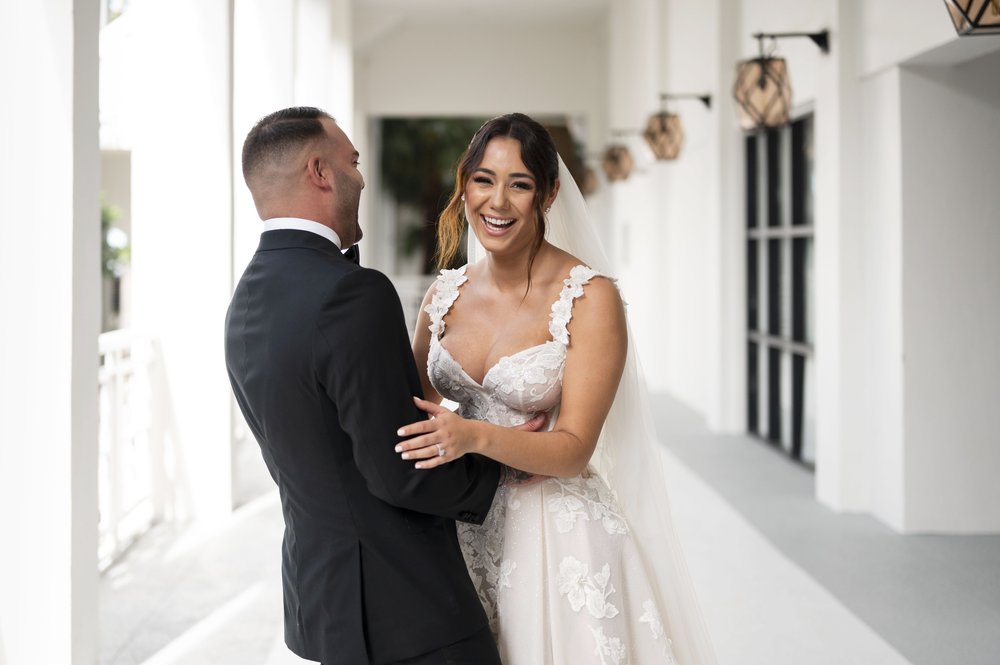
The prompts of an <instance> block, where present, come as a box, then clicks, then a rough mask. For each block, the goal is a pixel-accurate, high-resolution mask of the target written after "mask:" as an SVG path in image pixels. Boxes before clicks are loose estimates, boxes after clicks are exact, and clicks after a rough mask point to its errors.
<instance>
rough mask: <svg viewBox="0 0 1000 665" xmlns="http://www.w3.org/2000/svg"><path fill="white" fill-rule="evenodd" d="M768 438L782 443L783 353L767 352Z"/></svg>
mask: <svg viewBox="0 0 1000 665" xmlns="http://www.w3.org/2000/svg"><path fill="white" fill-rule="evenodd" d="M767 406H768V408H767V438H769V439H770V440H771V441H774V442H775V443H778V442H780V441H781V351H780V350H778V349H771V348H769V349H768V350H767Z"/></svg>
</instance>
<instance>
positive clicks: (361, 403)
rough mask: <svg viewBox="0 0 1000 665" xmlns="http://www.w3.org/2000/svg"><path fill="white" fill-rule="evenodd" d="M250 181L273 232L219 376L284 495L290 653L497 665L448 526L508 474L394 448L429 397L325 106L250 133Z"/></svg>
mask: <svg viewBox="0 0 1000 665" xmlns="http://www.w3.org/2000/svg"><path fill="white" fill-rule="evenodd" d="M243 177H244V179H245V180H246V183H247V186H248V187H249V189H250V192H251V194H252V195H253V200H254V204H255V205H256V207H257V212H258V213H259V214H260V217H261V219H263V220H265V221H264V232H263V233H262V234H261V239H260V245H259V247H258V248H257V252H256V254H255V255H254V257H253V259H252V260H251V261H250V264H249V265H248V266H247V268H246V271H245V272H244V274H243V277H242V278H241V279H240V281H239V284H238V285H237V287H236V292H235V294H234V295H233V299H232V303H231V304H230V306H229V312H228V314H227V316H226V366H227V368H228V371H229V378H230V382H231V383H232V387H233V391H234V392H235V394H236V400H237V401H238V402H239V405H240V409H241V410H242V412H243V415H244V416H245V417H246V421H247V423H248V424H249V426H250V428H251V429H252V430H253V434H254V436H255V437H256V439H257V442H258V443H259V444H260V448H261V452H262V454H263V457H264V461H265V463H266V464H267V467H268V469H269V471H270V472H271V477H272V478H274V481H275V482H276V483H277V485H278V489H279V493H280V496H281V506H282V512H283V513H284V519H285V534H284V542H283V547H282V578H283V587H284V605H285V612H284V614H285V643H286V644H287V645H288V647H289V648H290V649H291V650H292V651H293V652H295V653H296V654H298V655H299V656H301V657H303V658H307V659H310V660H318V661H321V662H322V663H324V664H325V665H337V664H344V665H347V664H350V665H357V664H358V663H374V664H377V665H382V664H386V663H404V662H405V663H406V664H407V665H417V664H420V665H425V664H427V665H430V664H438V663H442V664H443V663H469V664H472V663H475V664H477V665H480V664H482V665H491V664H493V665H499V663H500V660H499V657H498V656H497V650H496V647H495V645H494V643H493V640H492V637H491V635H490V632H489V628H488V626H487V621H486V616H485V614H484V612H483V609H482V606H481V605H480V602H479V600H478V598H477V596H476V591H475V589H474V588H473V585H472V582H471V581H470V579H469V575H468V572H467V569H466V566H465V562H464V560H463V558H462V554H461V550H460V549H459V543H458V539H457V535H456V530H455V524H454V520H462V521H466V522H473V523H477V524H478V523H482V521H483V519H485V517H486V513H487V511H488V510H489V507H490V503H491V501H492V500H493V495H494V493H495V492H496V488H497V484H498V482H499V480H500V476H501V467H500V466H499V465H498V464H496V463H495V462H493V461H491V460H488V459H486V458H484V457H480V456H477V455H466V456H465V457H462V458H460V459H458V460H456V461H454V462H452V463H450V464H445V465H442V466H441V467H439V468H437V469H433V470H430V471H421V470H417V469H414V467H413V464H412V463H411V462H405V461H402V460H401V459H400V457H399V455H398V454H396V453H395V452H394V447H395V445H396V444H397V443H398V439H399V438H398V437H397V435H396V430H397V429H398V428H399V427H401V426H402V425H404V424H407V423H411V422H414V421H416V420H418V419H420V418H422V417H423V416H422V414H421V412H420V411H419V410H417V408H416V407H415V406H414V403H413V398H412V396H413V395H420V394H421V388H420V381H419V379H418V375H417V370H416V366H415V364H414V362H413V356H412V352H411V350H410V346H409V341H408V337H407V334H406V329H405V324H404V321H403V313H402V309H401V306H400V303H399V297H398V296H397V295H396V292H395V290H394V289H393V287H392V284H391V283H390V282H389V280H388V279H387V278H386V277H385V276H384V275H383V274H381V273H379V272H376V271H375V270H370V269H366V268H361V267H359V266H358V265H357V263H356V261H357V254H356V247H355V243H356V242H357V241H358V240H359V239H360V238H361V229H360V228H359V226H358V201H359V198H360V194H361V189H362V188H363V187H364V180H363V178H362V176H361V173H360V172H359V171H358V152H357V151H356V150H355V149H354V146H353V145H352V144H351V141H350V140H349V139H348V138H347V136H346V135H345V134H344V132H343V131H342V130H341V129H340V127H338V126H337V123H336V122H334V120H333V118H331V117H330V116H328V115H327V114H325V113H323V112H322V111H319V110H318V109H314V108H289V109H284V110H282V111H277V112H275V113H272V114H270V115H268V116H266V117H265V118H263V119H262V120H260V122H258V123H257V125H256V126H255V127H254V128H253V129H252V130H251V131H250V133H249V135H247V138H246V142H245V143H244V145H243ZM348 248H349V249H348ZM341 250H348V251H347V252H346V253H342V252H341ZM352 253H353V262H352V256H351V255H352Z"/></svg>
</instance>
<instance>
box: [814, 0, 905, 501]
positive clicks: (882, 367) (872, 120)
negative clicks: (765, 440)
mask: <svg viewBox="0 0 1000 665" xmlns="http://www.w3.org/2000/svg"><path fill="white" fill-rule="evenodd" d="M856 4H857V3H854V2H852V0H836V2H833V3H831V10H830V13H831V15H832V16H833V17H834V18H833V19H832V20H831V21H830V23H829V24H828V26H827V27H829V28H830V30H831V44H830V46H831V50H830V54H829V55H828V56H826V57H825V58H823V59H821V60H820V66H819V76H818V78H817V82H816V84H815V85H816V125H815V145H816V154H817V160H816V176H815V179H816V193H815V197H816V198H815V220H816V224H815V226H816V228H815V247H816V256H815V279H816V303H817V307H816V338H815V348H816V406H817V413H816V418H817V428H816V496H817V498H818V499H819V500H820V501H821V502H823V503H825V504H827V505H828V506H830V507H831V508H834V509H836V510H846V511H858V510H871V509H872V503H873V501H874V502H875V503H879V501H880V499H878V497H875V496H874V495H873V492H876V493H879V494H881V495H882V496H883V497H884V500H882V503H883V508H882V509H881V512H882V513H883V519H886V520H887V521H891V519H890V518H888V516H887V515H888V513H891V512H894V510H895V509H893V508H891V507H890V506H889V504H890V503H892V500H891V499H889V498H888V497H890V496H891V495H893V494H895V493H896V491H895V490H894V489H893V484H892V483H884V482H883V483H880V484H879V487H873V483H872V477H873V474H874V473H876V472H875V471H873V469H875V468H877V467H879V466H880V465H885V464H888V465H889V466H892V465H894V464H895V462H891V461H887V460H886V459H884V458H885V456H890V457H892V456H894V455H896V453H895V452H893V451H894V449H895V447H898V445H899V444H900V437H901V436H902V433H901V431H899V413H898V408H899V401H898V400H899V399H900V397H901V393H900V390H901V386H899V385H898V376H897V374H898V369H894V367H893V365H892V363H893V362H894V361H893V360H892V359H893V358H898V357H899V352H900V349H899V346H898V343H897V342H896V341H894V340H895V339H896V337H897V336H898V331H899V325H900V323H901V322H900V320H899V317H898V311H896V314H895V315H894V314H893V312H894V309H893V307H894V303H893V296H892V291H893V289H894V288H895V287H893V283H894V280H895V281H896V282H898V279H899V264H898V260H895V259H894V258H893V257H897V259H898V249H897V250H893V249H892V246H893V244H894V243H893V242H892V241H891V240H889V241H887V240H886V239H887V235H886V234H892V233H894V231H893V229H894V228H897V227H895V226H894V225H893V220H894V219H897V218H898V207H895V208H893V207H892V200H891V198H886V197H888V196H890V193H891V192H892V191H893V183H892V182H890V181H889V180H890V179H892V178H893V177H894V174H898V166H896V165H894V164H893V159H895V156H896V155H897V154H898V151H893V150H889V151H880V154H878V155H872V156H871V157H872V158H873V159H876V160H880V161H879V165H878V166H874V167H872V168H871V169H868V168H867V167H868V166H871V165H872V162H870V161H869V160H868V159H865V157H864V155H863V152H862V146H863V142H864V141H865V140H866V139H865V136H866V131H867V129H866V125H864V124H862V114H863V106H862V92H861V86H862V81H861V79H860V76H859V64H858V63H859V60H858V58H859V55H858V52H859V48H858V44H859V43H860V40H861V37H862V36H861V32H860V30H861V26H860V21H859V17H858V8H857V6H856ZM865 116H866V117H867V118H868V123H867V125H868V127H869V128H872V127H878V128H879V129H876V130H874V131H873V136H870V137H869V140H871V139H874V140H882V141H889V140H890V138H891V137H892V136H893V135H894V133H893V127H892V122H893V121H892V119H891V118H883V117H881V116H878V117H877V116H876V115H874V114H870V113H865ZM883 120H884V121H885V122H886V123H889V124H888V125H886V124H884V123H883V122H882V121H883ZM897 131H898V130H897ZM892 145H895V144H892ZM869 170H870V171H871V173H870V174H869V175H870V176H871V177H868V176H866V175H865V174H866V173H867V172H868V171H869ZM872 178H876V179H880V180H884V181H885V182H884V184H885V186H883V187H880V190H881V191H882V192H883V194H884V195H880V196H879V199H881V200H879V201H875V200H872V199H871V198H870V197H868V196H867V195H866V194H865V190H866V189H867V185H866V184H865V183H870V181H871V179H872ZM896 186H898V183H897V184H896ZM865 200H867V202H868V203H867V205H865V204H863V201H865ZM882 201H884V202H885V203H886V205H887V206H889V208H886V209H883V208H880V209H881V210H882V214H880V215H877V217H878V219H869V218H868V217H867V215H866V213H865V208H866V207H869V208H870V207H871V206H872V205H873V204H880V203H881V202H882ZM886 242H888V244H885V243H886ZM876 247H878V248H880V249H876V250H874V251H873V250H872V248H876ZM883 296H884V297H883ZM894 331H895V332H894ZM875 401H878V402H879V403H880V407H879V408H878V410H877V411H873V409H872V407H871V405H872V404H873V403H874V402H875ZM873 438H875V439H876V440H874V441H873ZM875 510H876V513H878V512H880V509H879V508H877V507H876V509H875Z"/></svg>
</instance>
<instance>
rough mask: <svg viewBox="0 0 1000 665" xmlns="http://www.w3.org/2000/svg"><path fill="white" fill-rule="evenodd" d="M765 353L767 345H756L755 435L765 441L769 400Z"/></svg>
mask: <svg viewBox="0 0 1000 665" xmlns="http://www.w3.org/2000/svg"><path fill="white" fill-rule="evenodd" d="M767 352H768V348H767V344H758V345H757V373H758V376H759V378H760V381H759V382H758V383H757V385H758V386H759V389H758V392H757V423H758V429H757V433H758V434H759V435H760V436H762V437H764V438H765V439H766V438H767V437H768V428H767V422H768V399H769V398H770V393H769V391H768V385H769V379H768V372H769V371H770V368H769V367H768V363H767Z"/></svg>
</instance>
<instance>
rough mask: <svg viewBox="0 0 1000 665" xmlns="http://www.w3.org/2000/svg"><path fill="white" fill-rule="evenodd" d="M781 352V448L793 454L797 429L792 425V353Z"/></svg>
mask: <svg viewBox="0 0 1000 665" xmlns="http://www.w3.org/2000/svg"><path fill="white" fill-rule="evenodd" d="M779 353H780V356H779V357H780V362H781V386H780V390H781V448H782V449H783V450H784V451H785V452H786V453H788V454H789V455H792V452H793V444H794V439H795V436H794V434H795V430H794V429H793V427H792V414H793V409H792V392H793V390H792V389H793V387H794V386H793V383H792V379H793V376H792V375H793V371H792V364H793V363H792V354H790V353H787V352H779Z"/></svg>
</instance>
